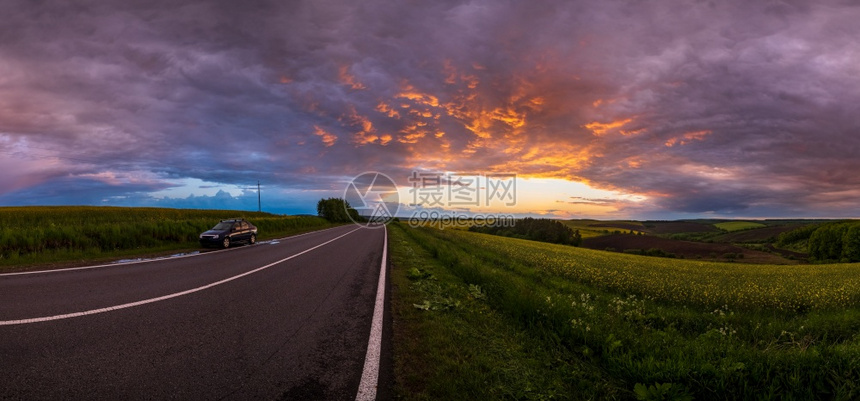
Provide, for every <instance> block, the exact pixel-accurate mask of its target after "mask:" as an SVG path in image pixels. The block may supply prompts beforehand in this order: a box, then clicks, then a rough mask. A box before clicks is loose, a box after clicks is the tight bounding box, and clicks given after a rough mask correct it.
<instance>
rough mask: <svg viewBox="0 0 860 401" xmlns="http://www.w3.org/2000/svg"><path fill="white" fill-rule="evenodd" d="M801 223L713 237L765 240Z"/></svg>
mask: <svg viewBox="0 0 860 401" xmlns="http://www.w3.org/2000/svg"><path fill="white" fill-rule="evenodd" d="M801 226H803V224H793V225H787V226H773V227H762V228H756V229H752V230H744V231H735V232H733V233H728V234H726V235H720V236H719V237H716V238H714V240H715V241H719V242H735V243H737V242H765V241H770V240H772V239H776V238H777V237H779V235H780V234H782V233H784V232H787V231H791V230H794V229H795V228H798V227H801Z"/></svg>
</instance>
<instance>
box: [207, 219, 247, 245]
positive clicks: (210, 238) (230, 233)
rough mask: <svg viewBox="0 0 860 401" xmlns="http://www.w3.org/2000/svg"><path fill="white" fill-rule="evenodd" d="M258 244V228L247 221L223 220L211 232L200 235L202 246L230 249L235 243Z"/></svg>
mask: <svg viewBox="0 0 860 401" xmlns="http://www.w3.org/2000/svg"><path fill="white" fill-rule="evenodd" d="M256 242H257V226H255V225H253V224H251V223H250V222H249V221H247V220H245V219H229V220H221V221H220V222H219V223H218V224H217V225H215V227H212V229H211V230H209V231H206V232H204V233H203V234H200V245H202V246H206V247H209V246H216V247H221V248H229V247H230V245H233V244H235V243H247V244H250V245H253V244H255V243H256Z"/></svg>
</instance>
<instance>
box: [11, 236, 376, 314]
mask: <svg viewBox="0 0 860 401" xmlns="http://www.w3.org/2000/svg"><path fill="white" fill-rule="evenodd" d="M360 229H361V228H356V229H354V230H352V231H350V232H348V233H346V234H343V235H341V236H339V237H336V238H333V239H330V240H328V241H326V242H323V243H322V244H319V245H317V246H314V247H312V248H308V249H305V250H304V251H301V252H299V253H297V254H295V255H292V256H289V257H286V258H284V259H281V260H279V261H277V262H274V263H270V264H267V265H265V266H263V267H258V268H256V269H254V270H251V271H247V272H245V273H242V274H238V275H235V276H233V277H229V278H225V279H223V280H221V281H216V282H214V283H211V284H207V285H204V286H201V287H197V288H192V289H190V290H185V291H182V292H177V293H173V294H169V295H164V296H160V297H156V298H150V299H144V300H142V301H137V302H130V303H127V304H122V305H115V306H109V307H107V308H99V309H91V310H87V311H83V312H75V313H66V314H63V315H54V316H44V317H35V318H30V319H19V320H0V326H11V325H17V324H29V323H39V322H47V321H51V320H60V319H70V318H74V317H81V316H87V315H95V314H97V313H105V312H111V311H115V310H120V309H126V308H133V307H135V306H140V305H146V304H151V303H153V302H159V301H164V300H167V299H171V298H176V297H181V296H183V295H188V294H193V293H195V292H199V291H203V290H205V289H209V288H212V287H215V286H218V285H221V284H224V283H228V282H230V281H233V280H236V279H239V278H242V277H245V276H248V275H251V274H254V273H257V272H259V271H262V270H266V269H268V268H270V267H272V266H274V265H277V264H279V263H283V262H286V261H288V260H290V259H292V258H295V257H297V256H301V255H304V254H306V253H308V252H310V251H313V250H314V249H317V248H319V247H321V246H323V245H327V244H330V243H332V242H334V241H337V240H339V239H341V238H343V237H345V236H347V235H349V234H352V233H354V232H356V231H358V230H360Z"/></svg>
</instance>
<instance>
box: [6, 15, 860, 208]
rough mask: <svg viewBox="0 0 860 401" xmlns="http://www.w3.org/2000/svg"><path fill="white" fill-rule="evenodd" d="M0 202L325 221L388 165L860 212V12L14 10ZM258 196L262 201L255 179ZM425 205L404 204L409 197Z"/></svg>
mask: <svg viewBox="0 0 860 401" xmlns="http://www.w3.org/2000/svg"><path fill="white" fill-rule="evenodd" d="M0 15H3V16H4V17H3V24H2V25H0V171H2V173H0V205H4V206H9V205H31V204H39V205H43V204H49V205H55V204H93V205H143V206H169V207H201V208H209V207H226V208H240V209H241V208H244V209H256V206H257V205H256V201H257V196H256V192H255V189H256V188H255V185H256V183H257V181H258V180H259V181H260V182H261V183H262V184H263V193H262V195H263V206H264V209H266V210H269V211H274V212H280V213H284V212H290V213H307V212H313V211H314V207H315V202H316V200H317V199H319V198H320V197H323V196H338V195H339V194H343V191H344V188H345V186H346V185H347V182H348V181H349V179H350V178H352V177H354V176H356V175H357V174H359V173H362V172H364V171H380V172H383V173H385V174H387V175H389V176H391V177H393V178H394V179H395V180H396V181H398V184H400V185H401V186H403V187H406V186H408V185H410V184H409V183H408V181H407V178H408V177H409V174H410V172H412V171H418V172H424V173H428V172H460V173H465V172H468V173H482V174H491V173H502V172H506V173H516V174H517V175H518V184H517V190H518V192H517V195H518V198H519V200H520V202H519V204H518V205H517V206H516V208H514V209H512V210H515V211H516V212H517V213H531V214H546V215H552V216H557V217H599V218H678V217H696V216H703V217H709V216H725V217H745V216H746V217H779V216H806V217H814V216H821V217H840V216H855V217H856V216H860V211H858V205H860V157H858V156H860V46H858V41H857V40H858V38H860V24H858V23H857V21H860V7H858V5H857V2H854V1H820V2H817V1H691V0H677V1H674V0H666V1H656V0H655V1H648V0H636V1H614V0H607V1H592V2H585V1H499V0H492V1H491V0H477V1H417V0H416V1H377V0H365V1H324V0H320V1H316V0H315V1H271V2H262V1H250V2H237V1H228V0H224V1H207V2H190V1H176V0H170V1H157V0H155V1H154V0H145V1H70V0H47V1H31V0H21V1H17V0H2V1H0ZM252 188H253V189H252ZM405 194H406V193H405V192H404V195H405Z"/></svg>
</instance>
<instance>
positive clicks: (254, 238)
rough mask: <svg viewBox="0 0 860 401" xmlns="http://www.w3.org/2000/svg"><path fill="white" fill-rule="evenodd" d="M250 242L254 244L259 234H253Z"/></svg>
mask: <svg viewBox="0 0 860 401" xmlns="http://www.w3.org/2000/svg"><path fill="white" fill-rule="evenodd" d="M248 243H249V244H251V245H254V244H256V243H257V236H256V235H255V234H251V238H250V239H249V240H248Z"/></svg>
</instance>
